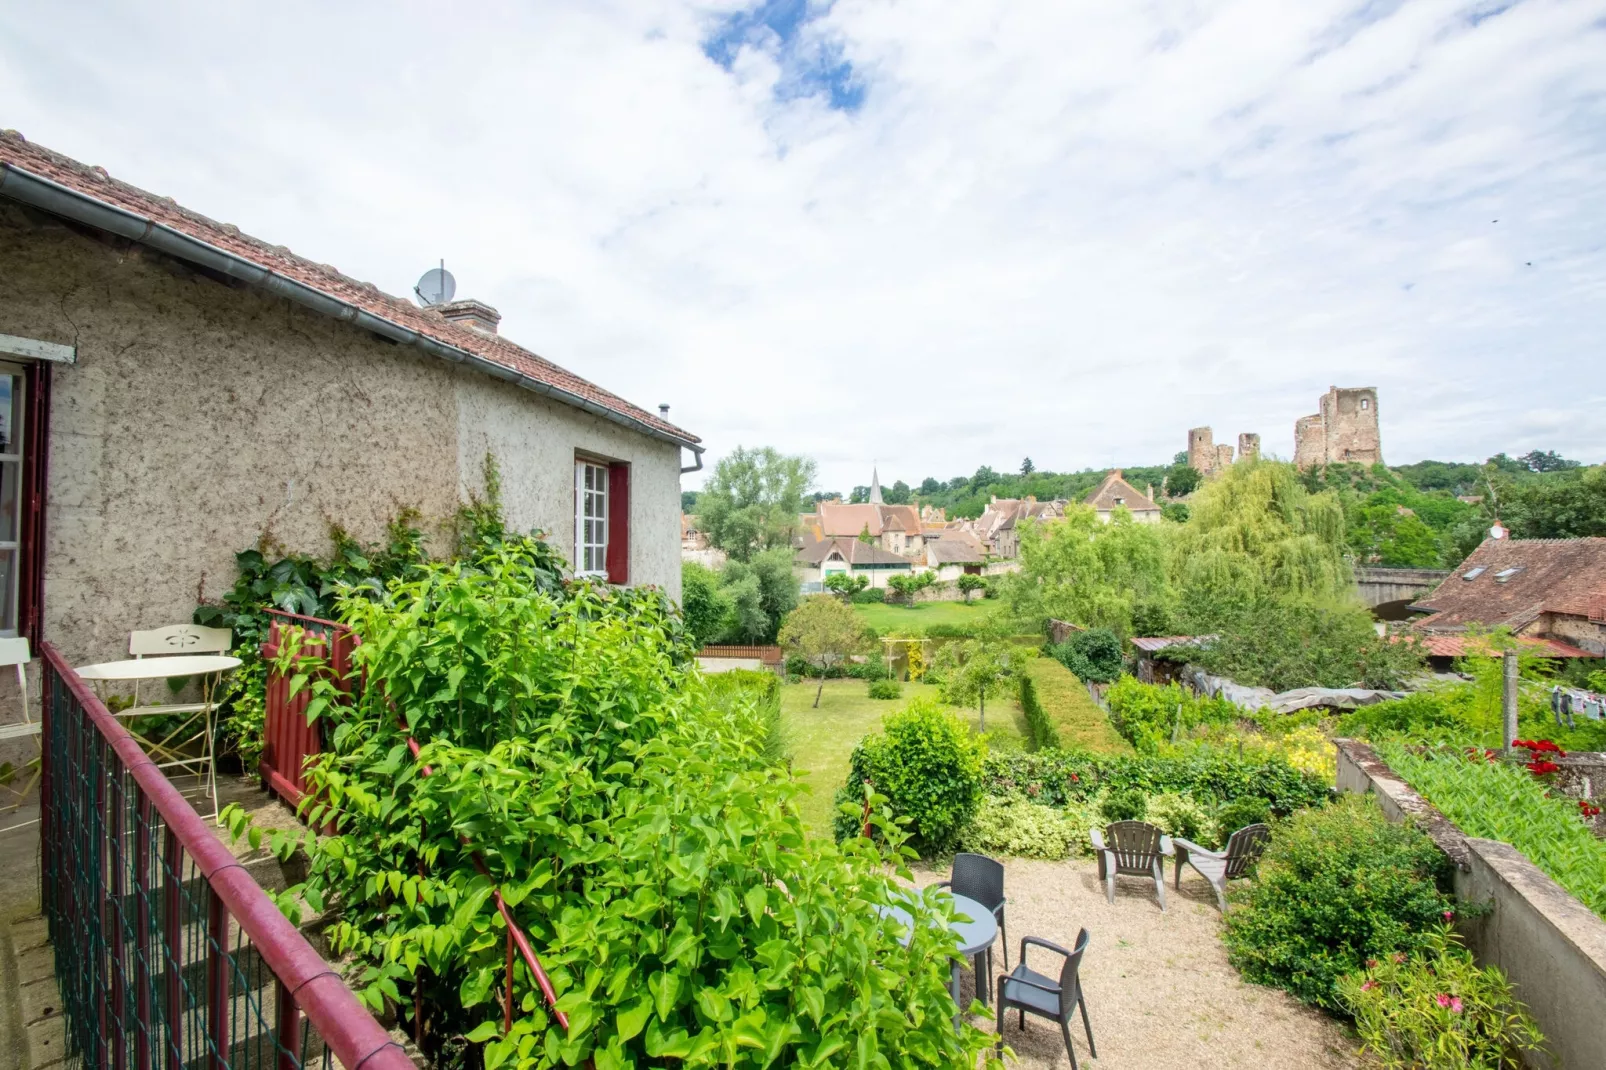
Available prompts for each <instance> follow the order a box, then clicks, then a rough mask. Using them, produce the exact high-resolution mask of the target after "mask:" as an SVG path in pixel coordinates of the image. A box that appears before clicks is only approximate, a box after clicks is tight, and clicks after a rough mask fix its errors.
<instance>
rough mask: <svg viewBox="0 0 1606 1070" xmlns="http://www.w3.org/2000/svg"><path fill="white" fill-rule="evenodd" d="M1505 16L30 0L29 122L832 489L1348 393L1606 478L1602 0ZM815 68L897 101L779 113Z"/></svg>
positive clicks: (1075, 455)
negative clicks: (730, 40) (840, 61)
mask: <svg viewBox="0 0 1606 1070" xmlns="http://www.w3.org/2000/svg"><path fill="white" fill-rule="evenodd" d="M730 7H731V5H729V4H726V5H724V8H725V10H729V9H730ZM1474 10H1476V11H1477V12H1479V13H1484V14H1486V13H1487V12H1489V11H1492V10H1494V6H1493V5H1490V4H1483V5H1481V6H1474V5H1468V4H1466V3H1452V2H1446V0H1413V2H1405V3H1399V4H1394V5H1390V4H1381V3H1365V2H1355V3H1349V4H1344V3H1337V2H1334V0H1304V2H1302V3H1297V4H1290V3H1286V2H1284V0H1223V2H1215V3H1204V2H1193V0H1156V2H1150V3H1122V4H1115V3H1104V4H1086V3H1078V4H1063V3H1040V4H1036V5H1031V6H1027V5H1024V4H1019V3H1008V2H1001V3H997V4H990V3H982V2H980V0H951V2H948V3H942V4H939V3H937V2H935V0H923V2H921V3H918V4H915V3H904V4H891V3H884V2H872V0H839V2H838V3H836V4H835V6H834V7H831V8H829V10H828V11H827V10H824V9H822V7H821V6H820V5H818V4H816V5H815V7H814V8H813V9H812V13H813V16H814V17H813V18H812V20H811V21H809V22H808V23H807V24H806V25H805V26H804V28H803V29H802V31H801V34H800V35H799V37H798V38H797V39H796V40H795V41H794V42H793V43H791V44H788V43H785V42H782V41H780V40H779V39H776V38H764V37H762V36H759V37H756V38H752V39H751V40H753V41H756V44H752V45H750V46H749V47H746V48H743V49H742V50H740V51H739V52H738V53H737V54H736V56H735V58H734V60H733V62H732V63H731V65H730V69H729V70H726V69H724V68H722V67H721V66H719V65H718V64H716V63H714V62H712V61H711V60H710V59H709V58H708V57H707V56H706V55H705V54H704V52H703V50H702V47H701V45H702V42H703V40H704V39H705V38H706V37H707V36H708V35H709V34H710V33H711V32H713V31H714V29H715V28H716V27H717V26H718V25H719V22H720V19H721V17H722V12H721V11H720V10H716V9H714V8H712V7H706V6H704V7H697V6H683V5H679V4H672V3H668V2H667V0H666V2H663V3H643V4H635V5H631V4H597V3H587V2H583V0H571V2H569V3H553V4H545V5H516V4H511V3H508V4H504V5H501V6H499V7H494V8H484V7H482V8H479V9H476V10H472V11H469V10H458V9H452V8H450V7H448V6H445V5H439V4H436V5H430V6H425V5H421V4H419V5H412V6H395V5H379V4H370V5H356V4H348V5H335V6H329V5H310V4H300V3H293V2H292V3H287V4H282V5H278V6H276V7H274V8H273V9H272V15H271V17H267V16H263V15H261V14H260V13H258V12H246V11H243V10H240V9H236V8H232V7H230V6H229V5H214V4H199V3H193V4H189V5H170V6H169V7H168V9H167V10H166V11H165V12H164V13H163V14H162V15H161V16H160V17H158V16H156V15H154V14H151V13H150V9H149V8H148V7H146V6H143V5H139V6H136V5H125V6H122V7H116V6H114V7H111V8H96V9H94V11H93V12H92V11H90V9H89V8H87V7H77V6H73V5H65V4H58V5H31V6H25V7H13V8H9V9H6V10H4V11H0V100H3V101H5V106H4V110H3V112H0V124H3V125H6V126H12V127H16V128H18V129H21V130H22V131H23V132H24V133H25V134H27V135H28V136H29V137H30V138H32V139H34V140H36V141H39V142H41V143H43V144H46V145H49V146H50V147H52V148H56V149H59V150H61V151H63V152H66V153H68V154H70V155H73V156H76V157H78V158H79V159H82V160H85V161H87V162H90V163H98V164H102V165H104V166H106V167H107V168H108V169H109V170H111V171H112V173H114V174H116V175H118V176H119V177H122V178H125V179H127V180H129V181H132V182H135V183H137V184H140V185H142V186H145V187H146V188H148V189H151V190H154V191H156V192H158V193H162V194H169V195H172V196H174V197H176V198H177V199H178V200H179V201H180V202H182V203H184V204H186V205H187V206H190V207H192V208H195V209H196V210H198V211H202V212H205V213H207V214H209V215H212V216H214V217H216V218H219V219H224V220H227V221H230V222H234V223H236V224H238V225H240V226H241V227H242V228H244V229H245V230H247V231H249V232H251V233H254V234H257V235H258V236H261V237H264V238H266V239H268V240H270V241H274V242H278V243H283V244H287V245H289V246H291V247H292V248H294V249H296V250H297V251H298V252H300V253H302V254H303V255H307V256H310V257H312V258H313V259H316V260H321V261H326V262H329V263H333V264H336V265H338V266H340V267H341V268H342V269H343V270H345V271H347V272H349V273H351V274H353V275H356V276H358V277H360V278H365V279H369V280H372V281H373V282H375V283H377V284H379V285H380V286H381V287H383V288H385V289H387V290H389V291H391V292H393V293H408V292H410V287H411V285H412V283H413V280H414V279H415V278H416V277H417V275H418V274H419V273H420V272H421V271H423V270H424V269H425V268H427V267H429V266H431V264H433V262H434V261H435V259H436V258H437V257H440V256H444V257H445V258H446V260H447V263H448V266H450V267H451V268H452V269H453V271H454V272H455V273H456V274H457V276H458V279H459V282H460V291H461V292H462V293H463V294H465V295H471V296H476V297H480V298H482V299H485V300H488V301H490V302H491V303H493V304H495V305H497V306H498V307H499V308H500V309H501V310H502V312H503V313H504V316H505V319H504V321H503V328H504V331H505V332H506V333H507V334H508V335H510V336H511V337H513V338H515V339H516V340H518V341H520V342H522V343H524V344H525V345H528V346H529V347H531V348H533V349H535V350H536V351H538V352H540V353H542V354H543V355H546V356H548V357H550V358H551V359H553V360H556V361H558V362H559V363H561V364H564V365H566V366H568V367H570V368H572V369H573V370H575V371H577V372H579V373H581V374H584V375H586V376H588V377H590V378H592V379H594V380H596V381H597V382H599V383H601V384H603V385H604V386H607V387H609V388H610V389H613V390H616V391H618V392H619V393H622V394H624V395H625V396H627V397H629V398H631V399H632V400H635V401H637V402H638V403H640V404H643V405H648V406H651V405H655V404H656V403H658V402H659V401H668V402H670V403H672V404H673V406H674V410H673V416H674V417H675V418H676V419H677V420H678V421H680V422H682V423H683V424H684V425H685V426H687V427H689V428H691V429H692V430H694V431H696V432H698V433H699V434H701V435H703V436H704V438H705V439H706V440H707V441H708V444H709V446H710V448H711V450H712V451H713V453H714V454H715V455H717V454H719V453H722V452H724V451H725V450H727V449H729V448H730V447H732V446H734V445H736V444H737V443H738V442H741V443H745V444H749V445H752V444H759V443H765V444H774V445H777V446H780V447H781V448H783V449H787V450H792V451H799V452H807V453H810V454H812V455H814V456H816V457H818V458H819V459H820V460H821V462H822V482H823V484H824V485H825V486H826V487H827V488H829V489H842V490H846V489H848V488H849V487H851V486H852V485H853V484H854V483H860V482H864V481H865V480H866V477H867V472H868V467H869V464H870V462H871V461H872V460H874V461H876V462H878V463H879V466H880V469H881V472H882V473H883V475H885V476H886V477H887V480H888V481H889V482H890V481H891V479H894V478H904V479H907V480H909V481H911V482H915V481H918V480H919V479H920V478H922V477H924V476H926V475H936V476H939V477H944V478H946V477H948V476H952V475H957V474H960V473H968V472H969V471H971V470H973V469H974V468H975V467H976V466H978V465H981V464H988V465H992V466H993V467H995V468H1012V467H1014V466H1015V464H1017V463H1018V462H1019V460H1020V458H1021V457H1023V456H1027V455H1030V456H1031V457H1032V458H1033V459H1034V461H1035V462H1036V463H1037V465H1038V466H1039V467H1040V468H1076V467H1082V466H1090V465H1092V466H1097V465H1104V464H1109V463H1113V462H1125V463H1141V462H1151V463H1152V462H1158V461H1161V460H1163V459H1166V458H1169V457H1170V455H1171V454H1172V453H1174V452H1175V451H1176V450H1178V449H1180V448H1181V447H1182V445H1183V442H1184V438H1183V436H1184V432H1185V430H1186V429H1187V428H1188V427H1190V426H1193V425H1196V424H1203V423H1210V424H1213V425H1214V426H1215V428H1216V430H1217V435H1218V438H1226V439H1228V440H1230V438H1231V436H1233V435H1235V434H1236V433H1237V432H1238V431H1239V430H1258V431H1260V432H1261V434H1262V435H1263V436H1264V441H1265V445H1266V448H1267V450H1268V451H1271V452H1278V453H1282V454H1284V455H1286V454H1288V453H1289V452H1291V449H1292V428H1293V421H1294V419H1295V418H1296V417H1298V416H1300V415H1302V414H1304V413H1306V412H1310V411H1314V406H1315V401H1316V397H1317V395H1319V394H1320V393H1321V392H1322V391H1323V390H1325V389H1326V388H1327V387H1328V386H1329V385H1330V384H1334V383H1338V384H1347V385H1360V384H1363V383H1364V384H1367V385H1376V386H1378V387H1379V388H1380V389H1381V391H1382V399H1383V404H1382V406H1381V412H1382V415H1383V419H1384V436H1385V438H1384V445H1385V451H1386V453H1387V454H1388V455H1389V456H1390V458H1391V459H1394V460H1400V461H1405V460H1414V459H1417V458H1420V457H1423V456H1436V457H1444V458H1475V457H1482V456H1485V455H1487V454H1488V453H1491V452H1493V451H1495V450H1498V449H1507V450H1525V449H1528V448H1532V447H1543V448H1555V449H1559V450H1561V451H1562V452H1563V453H1566V454H1568V455H1571V456H1580V457H1584V458H1587V459H1590V460H1599V459H1601V458H1602V456H1603V455H1606V425H1602V423H1601V421H1600V419H1599V418H1598V415H1595V414H1596V413H1598V411H1599V408H1600V405H1601V403H1602V401H1603V400H1606V387H1603V386H1602V385H1601V382H1602V376H1601V374H1600V371H1599V368H1600V363H1601V348H1600V346H1601V343H1600V339H1601V338H1603V337H1606V181H1603V175H1606V105H1603V103H1602V102H1603V101H1606V64H1602V63H1600V61H1599V57H1600V56H1601V55H1603V54H1606V3H1603V2H1602V0H1526V2H1524V3H1519V4H1516V5H1514V6H1512V7H1510V8H1509V9H1508V10H1505V11H1503V12H1501V13H1499V14H1496V15H1493V16H1492V17H1486V18H1482V20H1481V21H1477V20H1475V19H1474V18H1472V17H1470V15H1471V13H1472V12H1473V11H1474ZM1474 23H1476V24H1474ZM788 48H798V49H803V50H805V53H803V54H804V55H805V56H806V57H814V56H819V55H826V54H831V50H833V49H839V50H840V54H841V56H843V57H844V58H845V59H846V60H848V61H849V62H850V63H851V64H852V66H853V72H854V78H855V79H856V84H858V85H860V86H862V87H863V88H864V89H865V97H864V101H863V104H862V107H860V108H859V109H858V110H856V111H854V112H852V113H851V114H847V113H843V112H841V111H835V110H832V109H831V108H829V107H828V106H827V104H826V98H825V97H824V96H823V95H819V96H813V97H802V98H795V99H785V100H782V99H778V96H781V97H785V96H787V95H788V94H790V93H795V92H796V90H797V84H796V79H797V78H798V73H797V72H798V65H797V64H796V63H790V65H789V61H788V56H789V53H787V52H786V49H788ZM782 80H789V81H787V83H786V85H785V86H783V87H782V89H783V91H782V92H781V93H779V94H778V93H777V84H778V82H780V81H782ZM1496 219H1498V220H1499V222H1498V223H1495V222H1493V220H1496ZM1530 264H1531V266H1530Z"/></svg>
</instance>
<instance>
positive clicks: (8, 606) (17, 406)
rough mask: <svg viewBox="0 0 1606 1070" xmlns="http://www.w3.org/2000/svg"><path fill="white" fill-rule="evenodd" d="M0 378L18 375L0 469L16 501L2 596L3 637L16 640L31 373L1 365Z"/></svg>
mask: <svg viewBox="0 0 1606 1070" xmlns="http://www.w3.org/2000/svg"><path fill="white" fill-rule="evenodd" d="M0 375H4V376H6V377H7V378H10V377H12V376H15V379H14V384H15V385H14V387H13V391H12V392H13V396H12V398H11V399H10V400H11V412H12V413H13V414H15V425H14V426H12V427H9V428H7V430H8V431H9V432H10V434H9V436H8V437H7V438H6V439H4V440H0V468H4V469H5V472H6V480H7V481H8V482H9V483H10V485H11V486H10V490H11V495H12V501H11V502H9V503H3V504H9V505H10V508H11V518H10V523H11V527H10V530H9V531H8V530H4V529H3V526H0V554H4V555H7V556H9V557H10V566H11V568H10V571H11V575H10V578H9V581H8V588H9V589H7V590H6V591H4V593H3V594H0V636H5V637H15V636H16V635H17V627H18V625H17V616H18V612H19V607H20V605H21V599H22V513H23V509H24V508H25V505H24V502H23V492H22V470H23V458H22V444H23V441H24V435H23V433H24V426H23V422H24V421H25V420H26V419H27V412H28V405H27V401H28V393H27V382H28V380H27V372H26V369H24V368H23V367H22V366H21V365H20V364H12V363H9V362H0Z"/></svg>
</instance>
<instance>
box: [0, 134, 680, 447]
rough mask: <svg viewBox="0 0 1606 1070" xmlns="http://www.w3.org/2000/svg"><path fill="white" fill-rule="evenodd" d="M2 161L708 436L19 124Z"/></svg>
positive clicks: (0, 153)
mask: <svg viewBox="0 0 1606 1070" xmlns="http://www.w3.org/2000/svg"><path fill="white" fill-rule="evenodd" d="M0 164H3V165H5V166H6V167H7V168H14V169H16V170H19V171H23V172H26V173H28V174H31V175H33V176H35V177H38V178H44V179H48V180H50V181H52V182H55V183H57V184H59V185H62V186H66V187H68V188H69V189H71V190H73V191H75V192H77V193H79V194H82V195H84V196H87V197H91V198H93V199H95V200H98V201H101V202H103V203H105V204H110V205H113V206H115V207H117V208H121V209H123V210H125V211H128V212H132V213H134V214H135V215H139V216H144V217H146V218H148V219H150V220H152V221H154V222H156V223H160V224H162V225H164V226H167V227H171V228H172V229H173V230H176V231H178V232H180V233H181V234H184V235H186V236H188V237H190V238H194V239H196V240H197V241H202V242H205V243H206V244H208V245H211V246H214V247H216V248H218V249H222V250H224V251H226V252H228V253H232V254H234V255H235V256H239V257H241V258H243V259H246V260H249V261H250V262H251V263H253V264H255V265H256V266H258V267H260V268H263V269H265V270H268V271H272V272H274V273H276V274H279V275H282V276H284V277H285V278H288V279H292V280H294V281H295V282H299V283H301V284H302V285H305V286H308V287H311V288H312V289H314V290H317V291H319V292H320V293H323V294H325V295H327V296H329V297H332V298H334V299H336V300H338V301H342V302H345V303H346V304H349V305H353V306H355V307H357V308H359V309H362V310H363V311H365V312H368V313H371V314H372V315H375V316H378V317H380V318H382V319H387V320H390V321H391V322H393V323H396V324H399V325H401V326H403V327H406V328H408V329H410V330H413V331H416V332H418V333H419V334H422V335H425V336H427V337H429V338H432V339H434V340H435V341H437V342H440V343H442V344H444V345H448V346H451V347H453V348H455V349H460V350H464V351H466V352H469V353H472V354H474V355H475V356H477V357H482V358H484V359H485V360H488V361H491V362H493V363H496V364H500V365H502V366H503V367H506V368H509V369H511V370H513V371H516V372H519V373H521V374H523V375H527V376H529V377H530V378H531V379H534V380H536V381H538V382H542V383H545V384H547V385H548V386H553V387H556V388H558V389H559V390H563V391H566V392H567V393H570V394H573V395H575V396H577V397H580V398H584V399H585V400H587V401H590V402H592V403H594V404H597V405H600V406H602V407H603V408H606V409H609V410H612V411H613V412H615V413H618V414H619V415H621V416H625V417H628V418H629V419H630V420H632V421H635V422H637V423H640V424H644V425H646V426H647V427H650V428H652V429H654V430H656V431H659V432H663V433H665V434H669V435H672V436H674V437H676V438H678V439H681V440H682V441H685V442H687V443H694V442H699V441H701V440H700V439H699V438H698V437H697V436H696V435H693V434H692V433H691V432H689V431H686V430H684V429H683V428H680V427H677V426H675V425H674V424H672V423H669V422H668V421H667V420H664V419H662V418H660V417H659V416H657V415H655V414H653V413H650V412H648V411H647V410H646V409H643V408H640V407H638V406H636V405H633V404H631V403H630V402H628V401H626V400H624V399H623V398H621V397H619V396H618V395H617V394H613V393H610V392H609V391H607V390H604V389H603V388H602V387H600V386H597V385H596V384H594V383H591V382H589V381H587V380H585V379H582V378H580V376H578V375H575V374H574V373H573V372H571V371H568V370H567V369H565V368H561V367H559V366H558V365H556V364H553V363H552V362H551V361H549V360H546V359H545V358H543V357H540V356H537V355H536V354H534V353H532V352H530V351H529V350H527V349H525V348H523V347H522V346H519V345H516V344H514V343H513V342H510V341H508V340H507V339H506V338H502V337H501V336H499V335H486V334H482V333H480V332H479V331H475V330H472V329H471V328H468V327H463V326H459V325H458V324H455V323H452V322H450V321H448V320H446V319H445V318H444V317H442V316H440V315H439V314H437V313H432V312H430V311H428V310H426V309H422V308H419V307H418V306H416V305H414V304H413V303H412V302H411V301H409V300H406V299H405V298H400V297H393V296H391V295H390V294H386V293H383V292H381V291H380V290H379V288H378V287H376V286H375V285H374V284H373V283H371V282H359V281H358V280H356V279H353V278H349V277H348V276H346V275H342V274H341V273H340V272H339V271H337V270H335V269H334V268H333V267H330V266H329V265H328V264H317V263H314V262H312V261H311V260H307V259H304V258H303V257H299V256H296V255H295V254H294V253H292V252H290V250H289V249H287V248H285V247H284V246H282V245H270V244H269V243H267V242H265V241H262V240H260V239H258V238H253V237H251V236H250V235H249V234H244V233H242V232H241V231H240V228H239V227H236V226H234V225H233V224H232V223H219V222H217V221H216V220H213V219H208V218H207V217H206V216H203V215H201V214H200V213H198V212H193V211H190V210H189V209H187V208H183V207H181V206H180V205H179V204H178V202H176V201H175V200H173V198H171V197H161V196H157V195H156V194H154V193H149V192H146V191H145V190H142V189H140V188H138V187H137V186H131V185H129V184H128V183H126V182H120V181H118V180H117V179H114V178H112V177H111V176H110V175H108V174H107V173H106V170H105V168H102V167H90V166H88V165H86V164H82V163H79V162H78V161H77V160H73V159H70V158H69V157H66V156H63V155H61V154H60V153H57V152H52V151H51V150H49V149H46V148H43V147H42V146H39V145H35V144H33V143H31V142H29V141H26V140H25V139H24V138H23V137H22V136H21V135H20V134H18V133H17V132H16V131H13V130H6V131H0Z"/></svg>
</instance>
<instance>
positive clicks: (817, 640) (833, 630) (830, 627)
mask: <svg viewBox="0 0 1606 1070" xmlns="http://www.w3.org/2000/svg"><path fill="white" fill-rule="evenodd" d="M781 646H783V647H784V648H786V651H787V653H789V654H796V655H797V656H798V657H800V658H803V659H804V660H805V661H807V662H808V663H809V664H810V665H812V666H814V667H815V668H816V669H819V670H820V684H819V687H817V688H816V689H815V691H814V708H815V709H819V706H820V695H821V693H822V692H823V691H824V690H825V674H826V672H827V670H829V669H831V668H832V667H834V666H837V665H840V664H842V663H843V662H844V661H846V660H847V659H848V658H849V657H851V656H853V655H854V654H857V653H858V652H859V651H860V650H861V649H863V647H864V624H863V622H861V621H860V620H859V615H858V614H857V613H855V612H853V609H852V607H850V606H849V605H848V604H847V603H845V602H843V601H841V600H839V599H836V598H832V597H829V596H826V595H817V596H815V597H813V598H806V599H804V600H803V604H802V605H800V606H798V607H797V608H796V609H794V610H793V611H792V612H791V613H790V614H789V615H788V616H787V618H786V622H785V623H784V624H782V625H781Z"/></svg>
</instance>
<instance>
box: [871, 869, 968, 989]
mask: <svg viewBox="0 0 1606 1070" xmlns="http://www.w3.org/2000/svg"><path fill="white" fill-rule="evenodd" d="M943 894H944V895H948V897H949V898H950V899H952V900H953V903H954V914H955V917H954V921H953V924H952V925H951V926H950V928H951V929H952V930H953V931H954V934H955V935H957V936H958V937H959V953H960V954H961V955H963V956H965V958H967V959H970V960H971V968H972V969H974V970H975V971H976V998H977V999H979V1000H981V1001H982V1003H984V1004H985V1003H987V1002H988V1001H989V1000H990V998H991V994H992V963H993V941H995V940H997V939H998V919H997V918H995V917H993V912H992V911H990V910H988V909H987V908H986V907H984V906H982V905H981V904H980V903H978V902H976V901H975V900H974V899H971V898H970V897H969V896H964V895H950V894H949V893H946V892H945V893H943ZM876 909H877V910H879V911H880V912H881V915H882V916H883V917H887V918H896V919H897V920H898V922H900V923H901V924H902V925H903V928H904V936H903V937H902V938H900V939H899V941H898V942H899V943H901V944H904V945H907V944H908V943H909V938H910V936H911V935H912V933H911V932H910V930H911V929H912V928H913V926H914V919H913V918H912V917H910V915H909V912H908V911H907V910H905V909H903V908H902V907H893V906H887V907H877V908H876ZM967 919H968V920H967ZM949 989H950V991H952V992H953V996H954V1005H955V1006H958V1005H959V963H957V962H956V963H954V964H953V979H952V981H950V982H949Z"/></svg>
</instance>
